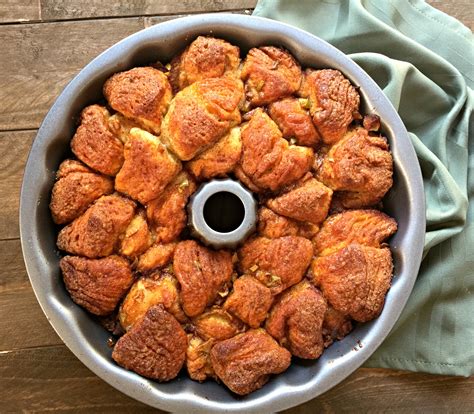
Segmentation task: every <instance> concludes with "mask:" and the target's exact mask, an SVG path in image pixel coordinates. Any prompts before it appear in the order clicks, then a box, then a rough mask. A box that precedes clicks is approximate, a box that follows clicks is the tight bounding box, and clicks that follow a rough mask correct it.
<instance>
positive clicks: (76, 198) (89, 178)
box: [49, 160, 114, 224]
mask: <svg viewBox="0 0 474 414" xmlns="http://www.w3.org/2000/svg"><path fill="white" fill-rule="evenodd" d="M56 180H57V181H56V182H55V183H54V186H53V191H52V194H51V202H50V204H49V208H50V210H51V215H52V216H53V220H54V222H55V223H56V224H66V223H69V222H70V221H72V220H74V219H75V218H77V217H79V216H80V215H81V214H82V213H84V211H86V209H87V207H89V205H90V204H91V203H92V202H94V201H95V200H96V199H98V198H99V197H100V196H103V195H106V194H110V193H112V192H113V191H114V184H113V181H112V180H111V179H110V178H109V177H106V176H104V175H100V174H97V173H95V172H94V171H92V170H91V169H89V168H87V167H86V166H85V165H84V164H82V163H81V162H79V161H75V160H65V161H63V162H62V163H61V165H60V166H59V169H58V172H57V174H56Z"/></svg>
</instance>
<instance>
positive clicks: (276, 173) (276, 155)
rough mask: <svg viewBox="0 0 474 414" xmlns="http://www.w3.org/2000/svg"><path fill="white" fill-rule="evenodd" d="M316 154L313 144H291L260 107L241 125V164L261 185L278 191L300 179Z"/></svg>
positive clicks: (254, 183) (259, 186)
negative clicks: (305, 145) (309, 145)
mask: <svg viewBox="0 0 474 414" xmlns="http://www.w3.org/2000/svg"><path fill="white" fill-rule="evenodd" d="M313 156H314V154H313V150H312V149H311V148H307V147H299V146H296V145H289V144H288V142H287V141H286V140H285V139H284V138H283V137H282V135H281V132H280V130H279V129H278V126H277V125H276V124H275V122H273V121H272V120H271V118H270V117H269V116H268V115H267V114H266V113H265V112H263V111H262V109H261V108H257V109H256V110H255V111H254V112H253V114H252V117H251V118H250V121H249V123H248V124H246V125H245V126H243V127H242V158H241V160H240V166H241V168H242V172H243V174H244V175H245V176H246V177H247V179H248V180H250V181H251V183H252V184H253V185H254V186H256V187H258V188H261V189H263V190H270V191H277V190H279V189H281V188H283V187H285V186H287V185H288V184H291V183H293V182H295V181H297V180H298V179H300V178H301V177H303V176H304V175H305V174H306V173H307V172H308V171H309V169H310V168H311V165H312V163H313ZM236 173H237V171H236ZM239 178H240V177H239ZM249 188H252V187H251V186H249Z"/></svg>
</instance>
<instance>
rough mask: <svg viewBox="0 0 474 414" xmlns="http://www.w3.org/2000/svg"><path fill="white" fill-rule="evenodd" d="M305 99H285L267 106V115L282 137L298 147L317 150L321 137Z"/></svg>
mask: <svg viewBox="0 0 474 414" xmlns="http://www.w3.org/2000/svg"><path fill="white" fill-rule="evenodd" d="M308 105H309V100H307V99H296V98H285V99H282V100H281V101H276V102H274V103H272V104H270V105H269V107H268V114H269V115H270V116H271V118H272V119H273V120H274V121H275V123H276V124H277V125H278V128H280V129H281V132H282V134H283V137H284V138H286V139H288V140H290V141H292V140H294V141H295V142H296V144H298V145H305V146H308V147H313V148H317V147H319V145H320V143H321V137H320V135H319V133H318V131H317V130H316V128H315V126H314V124H313V121H312V119H311V116H310V115H309V113H308V110H307V109H306V108H305V107H306V106H308Z"/></svg>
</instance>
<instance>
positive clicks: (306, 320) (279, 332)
mask: <svg viewBox="0 0 474 414" xmlns="http://www.w3.org/2000/svg"><path fill="white" fill-rule="evenodd" d="M326 310H327V305H326V301H325V300H324V298H323V295H322V294H321V292H320V291H319V290H318V289H316V288H315V287H314V286H312V285H311V284H310V283H309V282H308V281H307V280H303V281H302V282H300V283H298V284H297V285H294V286H292V287H291V288H290V289H288V290H286V291H285V292H283V293H282V294H281V295H280V296H279V297H278V299H277V302H276V303H275V305H274V306H273V307H272V309H271V311H270V315H269V316H268V319H267V321H266V323H265V329H266V330H267V332H268V333H269V334H270V335H271V336H273V337H274V338H275V339H276V340H277V341H278V342H279V343H280V345H281V346H284V347H285V348H287V349H288V350H289V351H290V352H291V353H292V354H293V355H295V356H297V357H300V358H304V359H316V358H319V357H320V356H321V354H322V353H323V350H324V341H323V332H322V329H323V321H324V316H325V314H326Z"/></svg>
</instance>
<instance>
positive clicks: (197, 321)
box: [192, 306, 244, 341]
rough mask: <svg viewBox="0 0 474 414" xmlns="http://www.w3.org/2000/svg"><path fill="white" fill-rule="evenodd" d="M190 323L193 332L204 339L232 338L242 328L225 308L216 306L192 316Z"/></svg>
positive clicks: (220, 339) (219, 339)
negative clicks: (194, 316)
mask: <svg viewBox="0 0 474 414" xmlns="http://www.w3.org/2000/svg"><path fill="white" fill-rule="evenodd" d="M192 323H193V327H194V332H195V333H196V334H197V335H199V337H201V338H203V339H205V340H207V339H215V340H217V341H222V340H224V339H228V338H232V337H233V336H235V335H237V334H238V333H239V332H241V331H242V330H243V328H244V326H243V324H242V323H241V322H240V321H239V320H238V319H236V318H234V317H233V316H232V315H231V314H230V313H229V312H227V310H225V309H222V308H219V307H217V306H215V307H213V308H211V309H210V310H208V311H206V312H204V313H203V314H201V315H199V316H197V317H196V318H194V319H193V322H192Z"/></svg>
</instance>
